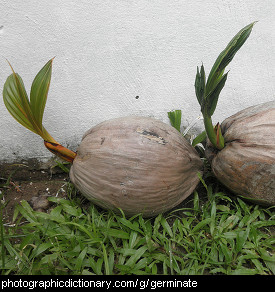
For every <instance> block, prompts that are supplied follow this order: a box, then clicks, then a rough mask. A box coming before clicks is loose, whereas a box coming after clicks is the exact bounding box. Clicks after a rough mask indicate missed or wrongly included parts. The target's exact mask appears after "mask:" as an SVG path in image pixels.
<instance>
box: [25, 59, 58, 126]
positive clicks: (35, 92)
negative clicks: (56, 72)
mask: <svg viewBox="0 0 275 292" xmlns="http://www.w3.org/2000/svg"><path fill="white" fill-rule="evenodd" d="M52 62H53V59H51V60H49V61H48V62H47V63H46V64H45V65H44V67H43V68H42V69H41V70H40V71H39V72H38V74H37V75H36V77H35V78H34V80H33V83H32V87H31V93H30V107H31V110H32V113H33V115H34V118H35V120H36V121H37V124H38V125H39V127H40V128H42V119H43V114H44V109H45V105H46V101H47V96H48V91H49V87H50V82H51V75H52Z"/></svg>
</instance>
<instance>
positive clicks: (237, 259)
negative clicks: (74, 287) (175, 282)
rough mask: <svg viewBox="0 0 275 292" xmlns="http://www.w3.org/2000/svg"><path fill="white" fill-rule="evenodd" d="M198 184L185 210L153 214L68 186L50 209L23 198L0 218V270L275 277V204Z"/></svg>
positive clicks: (41, 272) (3, 272)
mask: <svg viewBox="0 0 275 292" xmlns="http://www.w3.org/2000/svg"><path fill="white" fill-rule="evenodd" d="M202 182H203V183H204V185H205V186H203V185H202V184H201V185H200V187H199V188H198V191H200V195H198V192H195V193H194V195H192V196H191V198H190V200H189V202H188V203H187V204H184V206H185V207H184V208H182V209H178V210H173V211H171V212H170V213H167V214H160V215H158V216H157V217H155V218H151V219H144V218H143V217H142V216H140V215H137V216H134V217H132V218H126V217H125V216H124V215H123V213H121V214H114V213H113V212H111V211H104V210H101V209H100V208H97V207H96V206H94V205H93V204H82V203H83V202H81V201H80V196H79V195H77V194H76V191H75V190H74V188H73V187H70V188H69V191H68V198H67V199H64V198H58V197H51V198H50V200H51V201H52V202H54V203H55V205H54V207H53V208H52V209H51V211H50V212H49V213H42V212H37V211H34V210H33V209H32V208H31V207H30V205H29V204H28V203H27V202H26V201H23V202H22V203H21V204H20V205H18V206H17V208H16V210H15V212H14V220H15V225H14V226H13V227H9V228H6V227H5V226H4V224H3V222H2V221H1V222H0V224H1V234H0V236H1V237H0V239H1V242H2V244H1V259H0V267H1V271H2V272H1V273H2V274H21V275H22V274H24V275H33V274H39V275H40V274H52V275H61V274H81V275H85V274H96V275H111V274H126V275H128V274H135V275H140V274H150V275H152V274H162V275H192V274H195V275H198V274H229V275H232V274H250V275H253V274H268V275H272V274H275V255H274V242H275V238H274V223H275V220H274V209H273V210H272V208H264V207H261V206H259V205H254V204H249V203H247V202H245V201H243V200H241V199H240V198H237V197H235V196H234V197H233V196H230V195H226V194H225V193H224V192H221V191H219V190H217V189H218V187H217V186H216V185H215V184H208V186H207V185H206V184H205V182H204V181H202ZM69 186H70V185H69ZM201 193H203V194H204V195H201ZM187 206H188V207H187ZM2 208H3V206H2ZM2 208H1V212H2Z"/></svg>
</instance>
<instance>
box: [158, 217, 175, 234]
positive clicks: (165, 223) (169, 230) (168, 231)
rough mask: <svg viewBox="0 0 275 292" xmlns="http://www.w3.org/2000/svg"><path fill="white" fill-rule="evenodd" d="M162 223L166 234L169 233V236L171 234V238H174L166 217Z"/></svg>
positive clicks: (162, 219)
mask: <svg viewBox="0 0 275 292" xmlns="http://www.w3.org/2000/svg"><path fill="white" fill-rule="evenodd" d="M160 223H161V225H162V227H163V229H164V230H165V232H167V234H169V236H170V237H173V236H174V235H173V231H172V229H171V227H170V225H169V224H168V222H167V221H166V219H165V218H164V217H162V218H161V221H160Z"/></svg>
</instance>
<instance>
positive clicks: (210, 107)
mask: <svg viewBox="0 0 275 292" xmlns="http://www.w3.org/2000/svg"><path fill="white" fill-rule="evenodd" d="M227 74H228V73H226V74H224V75H223V76H222V77H221V78H220V79H219V81H218V83H217V85H216V86H215V88H214V89H213V90H212V91H211V92H210V93H209V94H208V95H207V96H206V103H207V114H208V116H210V117H211V116H212V115H213V113H214V111H215V109H216V106H217V103H218V99H219V95H220V92H221V90H222V89H223V87H224V85H225V82H226V79H227Z"/></svg>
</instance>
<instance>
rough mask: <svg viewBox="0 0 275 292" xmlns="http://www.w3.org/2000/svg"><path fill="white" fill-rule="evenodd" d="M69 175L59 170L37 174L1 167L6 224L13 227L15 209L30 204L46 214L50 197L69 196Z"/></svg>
mask: <svg viewBox="0 0 275 292" xmlns="http://www.w3.org/2000/svg"><path fill="white" fill-rule="evenodd" d="M68 181H69V175H68V174H67V173H65V172H63V171H62V170H61V169H59V168H58V167H55V168H50V169H48V170H36V169H32V168H31V167H29V166H26V165H24V164H17V165H4V166H3V165H1V166H0V199H1V203H2V204H4V206H5V207H4V208H3V223H5V224H12V223H13V222H12V219H13V213H14V208H15V206H16V205H17V204H18V203H20V202H21V201H22V200H26V201H28V203H29V204H30V205H31V206H32V208H33V209H34V210H36V211H41V212H46V211H47V209H48V208H49V207H50V202H49V201H48V200H47V197H49V196H59V197H65V196H66V188H67V182H68Z"/></svg>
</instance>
